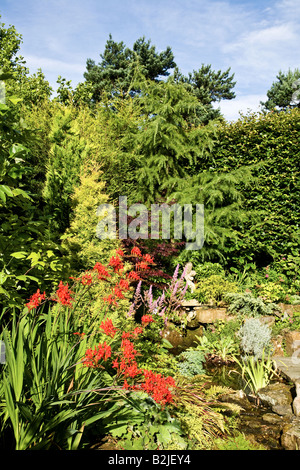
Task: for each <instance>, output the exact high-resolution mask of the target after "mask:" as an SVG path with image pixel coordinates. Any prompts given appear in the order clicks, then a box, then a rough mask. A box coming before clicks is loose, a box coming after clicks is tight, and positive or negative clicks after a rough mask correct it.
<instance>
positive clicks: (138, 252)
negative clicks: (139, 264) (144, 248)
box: [131, 246, 142, 256]
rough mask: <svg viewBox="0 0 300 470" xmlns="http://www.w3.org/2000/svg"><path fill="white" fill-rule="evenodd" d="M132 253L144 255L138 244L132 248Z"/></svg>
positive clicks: (133, 254)
mask: <svg viewBox="0 0 300 470" xmlns="http://www.w3.org/2000/svg"><path fill="white" fill-rule="evenodd" d="M131 254H132V256H142V253H141V250H140V249H139V248H138V247H137V246H135V247H133V248H132V250H131Z"/></svg>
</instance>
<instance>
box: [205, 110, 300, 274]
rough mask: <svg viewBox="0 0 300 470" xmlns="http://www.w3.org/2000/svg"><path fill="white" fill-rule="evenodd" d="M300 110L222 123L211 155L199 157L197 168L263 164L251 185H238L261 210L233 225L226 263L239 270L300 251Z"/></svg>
mask: <svg viewBox="0 0 300 470" xmlns="http://www.w3.org/2000/svg"><path fill="white" fill-rule="evenodd" d="M299 113H300V110H299V108H298V109H293V110H289V111H288V112H282V113H261V114H254V113H253V114H249V115H247V116H242V117H241V118H240V119H239V120H238V121H236V122H234V123H231V124H227V123H224V124H222V125H220V126H219V127H218V139H217V143H216V145H215V146H214V148H213V151H212V152H211V156H210V158H208V159H207V160H206V161H203V160H202V161H200V160H199V169H200V168H201V170H202V169H203V165H207V168H209V167H213V168H214V171H215V172H219V171H220V170H224V171H228V172H229V173H231V172H232V171H233V170H234V169H236V168H239V167H242V166H244V165H253V164H257V163H259V164H260V163H263V166H262V167H260V169H259V170H257V171H254V176H256V177H257V179H256V181H255V182H254V184H253V185H252V186H251V188H247V189H243V190H242V191H243V193H244V194H246V195H247V201H246V203H245V206H246V209H254V210H257V211H260V212H261V214H260V217H259V218H256V220H251V221H250V220H249V221H248V222H245V223H244V224H240V225H239V226H238V227H237V230H238V232H239V233H240V237H239V240H238V241H237V242H236V243H234V244H233V243H232V244H231V246H229V245H228V246H227V251H226V253H224V255H225V256H226V258H227V265H228V266H235V267H237V268H238V269H240V268H241V269H242V267H243V265H244V263H245V261H251V262H255V263H256V264H257V265H258V266H264V265H265V264H267V263H270V262H272V260H274V259H276V258H277V257H279V256H280V255H281V256H283V257H286V256H287V255H293V256H296V257H298V256H299V221H300V212H299V203H298V199H299V181H300V180H299V165H297V162H298V161H299ZM241 188H242V187H241ZM287 227H288V230H287ZM266 260H267V261H266Z"/></svg>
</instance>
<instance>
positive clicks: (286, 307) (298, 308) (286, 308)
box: [278, 303, 300, 317]
mask: <svg viewBox="0 0 300 470" xmlns="http://www.w3.org/2000/svg"><path fill="white" fill-rule="evenodd" d="M278 307H279V309H280V311H281V312H282V314H283V315H287V316H289V317H290V316H292V315H293V313H295V312H300V305H290V304H283V303H280V304H278Z"/></svg>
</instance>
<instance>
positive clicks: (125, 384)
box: [122, 379, 130, 390]
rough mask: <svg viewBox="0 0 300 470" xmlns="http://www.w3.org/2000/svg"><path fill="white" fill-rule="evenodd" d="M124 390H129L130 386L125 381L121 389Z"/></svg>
mask: <svg viewBox="0 0 300 470" xmlns="http://www.w3.org/2000/svg"><path fill="white" fill-rule="evenodd" d="M122 388H124V389H125V390H128V389H129V388H130V385H129V384H128V382H127V380H126V379H125V380H124V383H123V387H122Z"/></svg>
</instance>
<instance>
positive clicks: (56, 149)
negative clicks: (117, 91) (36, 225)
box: [43, 107, 90, 236]
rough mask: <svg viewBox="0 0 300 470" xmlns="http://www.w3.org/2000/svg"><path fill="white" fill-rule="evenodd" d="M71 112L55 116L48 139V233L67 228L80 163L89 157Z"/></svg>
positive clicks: (44, 194)
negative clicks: (74, 124) (49, 145)
mask: <svg viewBox="0 0 300 470" xmlns="http://www.w3.org/2000/svg"><path fill="white" fill-rule="evenodd" d="M73 119H74V114H73V110H72V108H63V107H62V108H61V110H60V111H59V112H58V113H57V114H56V115H55V116H54V119H53V124H52V128H51V131H50V135H49V140H50V142H51V148H50V152H49V160H48V163H47V165H46V168H47V171H46V178H45V186H44V190H43V197H44V200H45V202H46V204H47V208H46V215H47V216H48V217H49V233H50V234H52V236H53V234H54V235H55V234H56V233H57V232H58V233H63V232H64V231H65V229H66V228H67V227H68V226H69V217H70V212H71V210H70V209H71V207H70V203H71V196H72V194H73V191H74V188H75V187H76V186H78V185H79V181H80V172H81V168H82V165H83V163H84V162H85V160H86V159H87V156H88V155H90V149H89V147H88V146H87V143H86V142H85V140H84V139H83V138H82V137H80V133H79V130H77V129H76V128H75V129H74V126H72V124H73V122H72V121H73Z"/></svg>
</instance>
